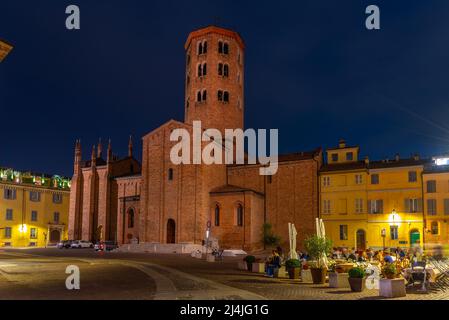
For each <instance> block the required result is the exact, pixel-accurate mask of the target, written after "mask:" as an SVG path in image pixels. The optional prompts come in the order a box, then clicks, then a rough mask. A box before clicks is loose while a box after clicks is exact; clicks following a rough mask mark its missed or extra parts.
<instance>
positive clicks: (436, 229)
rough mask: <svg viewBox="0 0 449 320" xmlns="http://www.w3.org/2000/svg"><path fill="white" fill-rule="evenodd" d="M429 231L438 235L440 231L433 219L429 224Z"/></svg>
mask: <svg viewBox="0 0 449 320" xmlns="http://www.w3.org/2000/svg"><path fill="white" fill-rule="evenodd" d="M430 231H431V233H432V234H433V235H438V234H439V233H440V232H439V231H440V230H439V226H438V221H433V222H432V224H431V225H430Z"/></svg>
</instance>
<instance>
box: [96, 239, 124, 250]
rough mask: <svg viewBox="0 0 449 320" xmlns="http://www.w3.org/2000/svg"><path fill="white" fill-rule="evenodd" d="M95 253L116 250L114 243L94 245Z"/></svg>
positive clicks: (105, 242)
mask: <svg viewBox="0 0 449 320" xmlns="http://www.w3.org/2000/svg"><path fill="white" fill-rule="evenodd" d="M94 248H95V251H112V250H114V249H117V248H118V245H117V243H115V242H114V241H100V242H97V243H96V244H95V247H94Z"/></svg>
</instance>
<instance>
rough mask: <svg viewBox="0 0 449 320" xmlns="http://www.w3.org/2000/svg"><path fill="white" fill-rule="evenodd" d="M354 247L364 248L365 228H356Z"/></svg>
mask: <svg viewBox="0 0 449 320" xmlns="http://www.w3.org/2000/svg"><path fill="white" fill-rule="evenodd" d="M356 249H357V250H366V232H365V230H362V229H360V230H357V233H356Z"/></svg>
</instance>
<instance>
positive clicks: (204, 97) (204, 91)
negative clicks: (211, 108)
mask: <svg viewBox="0 0 449 320" xmlns="http://www.w3.org/2000/svg"><path fill="white" fill-rule="evenodd" d="M206 100H207V90H203V101H206Z"/></svg>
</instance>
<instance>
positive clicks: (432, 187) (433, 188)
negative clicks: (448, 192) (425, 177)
mask: <svg viewBox="0 0 449 320" xmlns="http://www.w3.org/2000/svg"><path fill="white" fill-rule="evenodd" d="M435 192H437V182H436V181H435V180H429V181H427V193H435Z"/></svg>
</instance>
